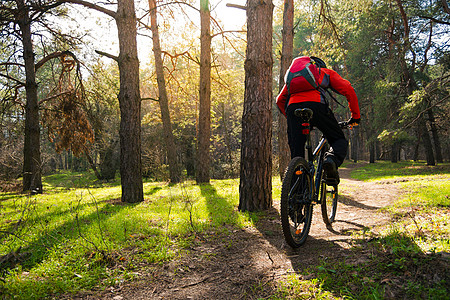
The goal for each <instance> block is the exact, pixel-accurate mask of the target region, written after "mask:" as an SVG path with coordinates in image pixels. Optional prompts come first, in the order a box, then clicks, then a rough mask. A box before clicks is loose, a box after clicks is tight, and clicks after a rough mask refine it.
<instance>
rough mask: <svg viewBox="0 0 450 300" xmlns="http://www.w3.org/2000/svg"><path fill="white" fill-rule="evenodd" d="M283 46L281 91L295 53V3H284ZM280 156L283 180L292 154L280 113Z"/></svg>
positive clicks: (280, 170)
mask: <svg viewBox="0 0 450 300" xmlns="http://www.w3.org/2000/svg"><path fill="white" fill-rule="evenodd" d="M282 33H283V45H282V48H281V66H280V82H279V85H278V90H279V91H281V90H282V88H283V86H284V84H285V82H284V75H285V74H286V72H287V70H288V69H289V65H290V64H291V62H292V58H293V57H292V56H293V55H292V53H293V51H294V1H293V0H285V1H284V13H283V31H282ZM278 155H279V173H280V178H281V180H283V176H284V171H285V170H286V168H287V166H288V164H289V159H290V157H291V156H290V154H289V145H288V138H287V122H286V117H285V116H284V115H283V114H282V113H281V112H278Z"/></svg>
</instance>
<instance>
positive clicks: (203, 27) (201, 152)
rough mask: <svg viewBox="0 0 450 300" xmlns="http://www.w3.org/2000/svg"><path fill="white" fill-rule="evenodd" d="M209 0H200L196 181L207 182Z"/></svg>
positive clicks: (208, 160)
mask: <svg viewBox="0 0 450 300" xmlns="http://www.w3.org/2000/svg"><path fill="white" fill-rule="evenodd" d="M210 24H211V18H210V11H209V1H208V0H200V31H201V32H200V87H199V98H200V105H199V116H198V148H197V168H196V171H197V173H196V174H197V175H196V181H197V183H209V180H210V175H209V168H210V155H209V147H210V139H211V32H210Z"/></svg>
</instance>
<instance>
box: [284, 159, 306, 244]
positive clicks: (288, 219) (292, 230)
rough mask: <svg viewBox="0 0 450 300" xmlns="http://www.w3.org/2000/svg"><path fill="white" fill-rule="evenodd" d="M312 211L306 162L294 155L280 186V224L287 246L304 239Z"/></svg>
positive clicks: (301, 241)
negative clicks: (299, 172) (298, 172)
mask: <svg viewBox="0 0 450 300" xmlns="http://www.w3.org/2000/svg"><path fill="white" fill-rule="evenodd" d="M296 171H301V174H296ZM293 187H295V188H294V189H293ZM312 212H313V205H312V203H311V178H310V174H309V167H308V163H307V162H306V160H305V159H304V158H302V157H295V158H293V159H292V160H291V162H290V163H289V165H288V167H287V169H286V172H285V174H284V179H283V184H282V188H281V225H282V228H283V235H284V238H285V240H286V242H287V243H288V245H289V246H291V247H293V248H298V247H300V246H301V245H302V244H303V243H304V242H305V241H306V238H307V237H308V234H309V229H310V228H311V220H312Z"/></svg>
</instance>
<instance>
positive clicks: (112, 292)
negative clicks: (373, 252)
mask: <svg viewBox="0 0 450 300" xmlns="http://www.w3.org/2000/svg"><path fill="white" fill-rule="evenodd" d="M361 165H362V164H350V166H349V167H348V168H341V169H340V174H341V185H340V193H341V194H340V198H339V200H340V203H339V205H338V212H337V217H336V222H335V223H334V224H333V229H332V230H329V229H327V228H326V227H325V225H324V223H323V221H322V217H321V215H320V206H315V207H314V209H315V212H314V217H313V224H312V227H311V232H310V236H309V237H308V240H307V241H306V244H305V245H304V246H302V247H301V248H299V249H297V250H293V249H292V248H290V247H289V246H287V245H286V243H285V242H284V239H283V235H282V232H281V223H280V217H279V212H278V208H279V199H274V202H275V203H274V208H273V209H271V210H270V212H268V213H267V216H266V217H264V218H261V219H260V221H259V222H258V223H257V224H256V227H248V228H245V229H242V230H234V232H233V234H231V235H224V236H223V237H221V236H219V237H212V236H211V237H207V239H206V241H202V242H201V243H199V246H197V247H195V248H193V249H190V251H189V255H186V256H185V257H184V258H183V259H182V260H181V261H174V262H171V263H170V264H167V265H165V266H164V267H161V266H158V267H154V268H153V269H152V270H151V271H145V272H147V274H141V277H140V278H141V279H140V280H139V281H136V282H133V283H129V284H125V285H123V286H118V287H117V288H114V289H109V290H107V291H103V292H99V293H95V295H93V294H92V293H88V294H85V295H82V296H80V298H82V299H94V298H95V299H98V298H103V299H116V300H120V299H223V300H225V299H256V298H264V297H266V296H269V295H272V294H273V292H274V289H275V288H276V284H277V280H279V279H280V278H282V277H284V276H286V275H289V274H293V275H296V276H299V277H303V276H304V275H303V271H304V270H305V269H306V268H308V267H310V266H313V265H314V264H316V263H318V262H319V261H320V260H326V259H333V258H338V259H345V260H346V261H347V262H352V261H354V262H355V263H358V262H361V261H364V260H365V258H364V257H363V256H362V255H361V253H359V254H355V253H354V252H353V251H351V250H349V248H350V244H351V241H352V236H351V233H352V232H354V231H360V230H362V229H363V228H365V227H372V226H375V225H379V224H383V223H385V222H387V221H388V217H387V216H386V215H384V214H383V213H380V212H379V209H380V208H382V207H384V206H386V205H389V204H390V203H392V202H393V201H395V200H396V199H397V197H398V190H397V188H396V186H395V185H386V184H377V183H373V182H362V181H356V180H353V179H350V177H349V174H350V171H351V169H354V168H357V167H360V166H361ZM341 191H344V192H343V193H342V192H341ZM231 230H233V229H231ZM143 273H144V271H143Z"/></svg>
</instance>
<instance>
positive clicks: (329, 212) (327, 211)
mask: <svg viewBox="0 0 450 300" xmlns="http://www.w3.org/2000/svg"><path fill="white" fill-rule="evenodd" d="M320 185H321V187H320V204H321V207H322V219H323V221H324V222H325V224H326V225H331V223H333V222H334V220H335V218H336V210H337V203H338V186H337V185H334V186H327V184H326V182H325V180H322V182H321V183H320Z"/></svg>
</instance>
